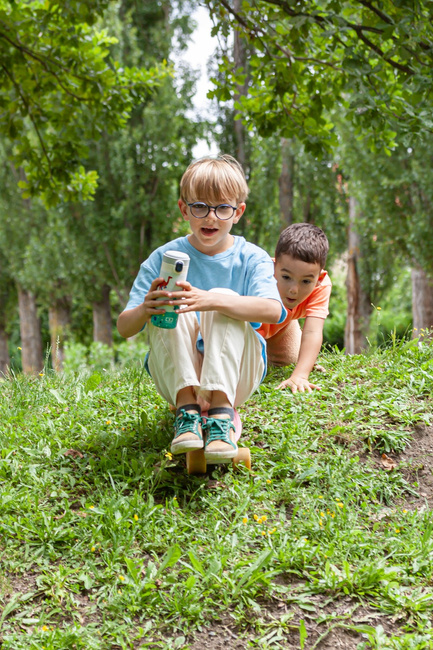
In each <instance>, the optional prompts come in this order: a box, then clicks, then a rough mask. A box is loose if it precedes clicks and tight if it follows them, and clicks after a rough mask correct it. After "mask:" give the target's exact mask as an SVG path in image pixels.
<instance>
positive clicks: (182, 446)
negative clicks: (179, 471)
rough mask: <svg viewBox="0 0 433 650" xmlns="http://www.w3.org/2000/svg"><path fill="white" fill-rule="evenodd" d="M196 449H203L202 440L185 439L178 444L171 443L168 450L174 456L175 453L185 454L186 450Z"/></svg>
mask: <svg viewBox="0 0 433 650" xmlns="http://www.w3.org/2000/svg"><path fill="white" fill-rule="evenodd" d="M196 449H203V441H202V440H197V442H196V441H195V440H186V441H185V442H182V443H179V444H178V445H171V447H170V451H171V453H172V454H173V455H174V456H176V455H177V454H185V453H186V452H187V451H196Z"/></svg>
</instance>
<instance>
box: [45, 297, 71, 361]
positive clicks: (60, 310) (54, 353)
mask: <svg viewBox="0 0 433 650" xmlns="http://www.w3.org/2000/svg"><path fill="white" fill-rule="evenodd" d="M48 324H49V328H50V337H51V363H52V366H53V368H54V370H56V372H61V371H62V370H63V362H64V360H65V341H66V339H67V337H68V334H69V330H70V325H71V305H70V300H69V299H68V298H66V297H64V298H59V299H57V300H55V301H54V303H53V304H51V305H50V307H49V309H48Z"/></svg>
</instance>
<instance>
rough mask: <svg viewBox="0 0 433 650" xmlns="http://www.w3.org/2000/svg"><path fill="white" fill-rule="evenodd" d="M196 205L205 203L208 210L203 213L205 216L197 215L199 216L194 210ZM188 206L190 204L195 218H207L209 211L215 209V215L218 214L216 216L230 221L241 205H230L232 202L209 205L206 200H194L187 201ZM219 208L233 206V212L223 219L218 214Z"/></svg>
mask: <svg viewBox="0 0 433 650" xmlns="http://www.w3.org/2000/svg"><path fill="white" fill-rule="evenodd" d="M195 205H205V206H206V207H207V212H206V214H205V215H203V217H197V216H196V215H195V214H194V212H193V206H195ZM187 206H188V207H189V208H191V214H192V216H193V217H194V218H195V219H206V217H207V216H208V214H209V212H210V211H211V210H213V211H214V212H215V216H216V218H217V219H219V220H220V221H228V220H229V219H231V218H232V217H233V215H234V213H235V212H236V210H237V209H238V207H239V206H237V205H236V206H234V205H230V203H220V204H219V205H208V204H207V203H205V202H204V201H194V202H193V203H187ZM218 208H231V209H232V210H233V212H232V214H231V215H230V216H229V217H226V218H225V219H221V217H219V216H218Z"/></svg>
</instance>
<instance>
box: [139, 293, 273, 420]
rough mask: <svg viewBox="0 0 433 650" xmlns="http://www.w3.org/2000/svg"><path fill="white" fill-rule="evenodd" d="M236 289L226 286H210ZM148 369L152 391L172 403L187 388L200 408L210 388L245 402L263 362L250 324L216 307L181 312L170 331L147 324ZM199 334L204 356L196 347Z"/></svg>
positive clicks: (205, 405) (233, 402) (235, 401)
mask: <svg viewBox="0 0 433 650" xmlns="http://www.w3.org/2000/svg"><path fill="white" fill-rule="evenodd" d="M212 291H216V292H218V293H231V294H233V293H235V292H234V291H231V290H230V289H212ZM147 327H148V329H149V340H150V354H149V359H148V367H149V371H150V374H151V376H152V379H153V380H154V382H155V386H156V389H157V391H158V393H159V394H160V395H162V397H164V399H166V400H167V402H169V403H170V404H173V405H176V397H177V394H178V392H179V391H180V390H181V389H182V388H186V387H188V386H191V387H192V388H193V390H194V392H195V394H196V397H197V399H198V400H199V403H201V404H202V408H208V406H209V402H210V400H211V392H212V391H214V390H218V391H222V392H223V393H225V394H226V395H227V398H228V401H229V402H230V404H231V405H232V406H239V405H240V404H243V403H244V402H245V401H246V400H247V399H248V398H249V397H250V395H251V394H252V393H253V392H254V391H255V390H256V388H257V387H258V386H259V385H260V382H261V379H262V376H263V372H264V362H263V358H262V350H261V345H260V342H259V340H258V338H257V336H256V335H255V333H254V330H253V328H252V327H251V325H250V323H246V322H245V321H240V320H234V319H233V318H229V317H228V316H224V315H223V314H220V313H219V312H216V311H208V312H201V313H200V324H199V322H198V320H197V316H196V314H195V312H187V313H182V312H180V313H179V318H178V320H177V325H176V327H175V328H174V329H172V330H169V329H162V328H160V327H155V326H154V325H152V324H151V323H149V324H148V326H147ZM199 334H201V337H202V338H203V342H204V354H202V353H201V352H199V351H198V350H197V346H196V343H197V339H198V336H199Z"/></svg>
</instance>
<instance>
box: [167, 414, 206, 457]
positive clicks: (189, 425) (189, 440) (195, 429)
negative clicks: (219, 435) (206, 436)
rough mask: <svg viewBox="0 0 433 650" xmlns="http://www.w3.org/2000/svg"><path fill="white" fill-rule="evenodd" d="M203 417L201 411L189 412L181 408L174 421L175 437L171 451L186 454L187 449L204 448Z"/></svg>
mask: <svg viewBox="0 0 433 650" xmlns="http://www.w3.org/2000/svg"><path fill="white" fill-rule="evenodd" d="M201 425H202V419H201V415H200V413H196V412H193V413H188V411H185V409H182V408H181V409H180V413H179V415H178V416H177V417H176V420H175V421H174V438H173V440H172V443H171V447H170V451H171V453H172V454H184V453H186V452H187V451H194V450H195V449H203V434H202V427H201Z"/></svg>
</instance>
